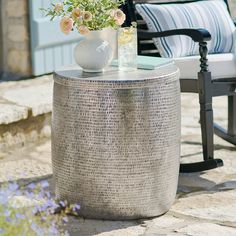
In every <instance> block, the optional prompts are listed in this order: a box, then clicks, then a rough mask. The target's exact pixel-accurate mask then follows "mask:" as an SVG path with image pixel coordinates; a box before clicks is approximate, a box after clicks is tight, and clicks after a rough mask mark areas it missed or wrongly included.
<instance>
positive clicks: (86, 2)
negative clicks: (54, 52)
mask: <svg viewBox="0 0 236 236" xmlns="http://www.w3.org/2000/svg"><path fill="white" fill-rule="evenodd" d="M123 1H124V0H64V1H63V2H61V3H56V4H52V7H51V8H48V9H42V10H44V11H45V13H46V16H51V20H53V19H54V18H55V17H60V18H61V21H60V28H61V31H62V32H63V33H65V34H69V33H70V32H71V31H73V30H77V31H78V32H79V33H80V34H87V33H89V32H90V31H95V30H102V29H104V28H108V27H112V28H115V29H117V28H118V27H119V26H121V25H122V24H123V23H124V21H125V18H126V17H125V14H124V13H123V12H122V11H121V10H120V9H119V7H120V6H121V4H122V3H123Z"/></svg>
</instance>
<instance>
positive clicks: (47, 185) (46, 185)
mask: <svg viewBox="0 0 236 236" xmlns="http://www.w3.org/2000/svg"><path fill="white" fill-rule="evenodd" d="M41 187H42V188H47V187H49V183H48V182H47V181H45V180H44V181H41Z"/></svg>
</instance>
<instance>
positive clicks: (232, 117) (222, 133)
mask: <svg viewBox="0 0 236 236" xmlns="http://www.w3.org/2000/svg"><path fill="white" fill-rule="evenodd" d="M214 129H215V134H216V135H218V136H219V137H221V138H223V139H224V140H226V141H227V142H229V143H232V144H234V145H236V96H228V131H227V130H225V129H223V128H222V127H221V126H219V125H217V124H214Z"/></svg>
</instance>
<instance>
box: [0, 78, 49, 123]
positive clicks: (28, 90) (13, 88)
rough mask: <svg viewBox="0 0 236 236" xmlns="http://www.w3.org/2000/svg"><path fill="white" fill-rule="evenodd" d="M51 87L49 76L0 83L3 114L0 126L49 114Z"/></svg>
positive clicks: (0, 100)
mask: <svg viewBox="0 0 236 236" xmlns="http://www.w3.org/2000/svg"><path fill="white" fill-rule="evenodd" d="M52 86H53V81H52V76H51V75H50V76H42V77H38V78H35V79H29V80H23V81H17V82H3V83H0V103H2V104H1V106H0V107H1V108H0V109H1V110H0V112H1V111H3V112H4V115H2V116H4V118H2V117H1V116H0V125H1V124H10V123H12V122H15V121H19V120H20V119H26V118H28V117H29V116H30V115H33V116H37V115H41V114H45V113H49V112H51V111H52ZM3 109H5V110H3Z"/></svg>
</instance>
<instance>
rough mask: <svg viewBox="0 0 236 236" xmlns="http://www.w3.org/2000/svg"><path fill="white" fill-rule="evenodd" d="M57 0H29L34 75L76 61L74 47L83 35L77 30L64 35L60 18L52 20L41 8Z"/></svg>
mask: <svg viewBox="0 0 236 236" xmlns="http://www.w3.org/2000/svg"><path fill="white" fill-rule="evenodd" d="M55 1H56V0H51V1H50V0H29V10H30V38H31V58H32V72H33V75H41V74H46V73H51V72H53V71H54V70H55V69H57V68H59V67H61V66H65V65H67V64H72V63H74V58H73V52H72V51H73V48H74V46H75V44H76V43H77V42H79V40H81V39H82V36H81V35H79V34H78V33H77V32H72V33H71V34H69V35H64V34H63V33H62V32H61V31H60V27H59V19H56V20H55V21H52V22H51V21H50V18H49V17H45V16H44V15H43V13H42V12H41V11H40V10H39V9H40V8H48V7H49V6H50V4H51V3H52V2H55Z"/></svg>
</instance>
